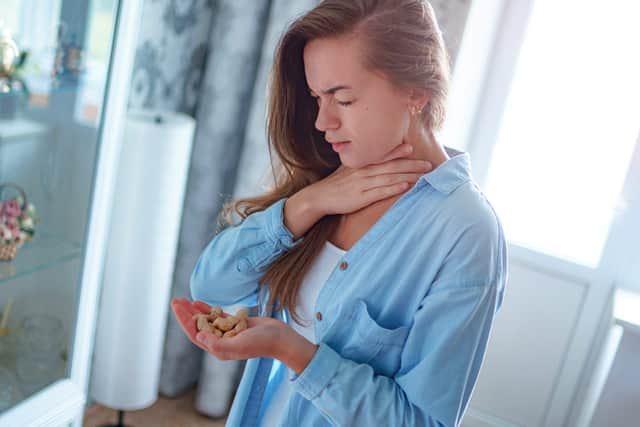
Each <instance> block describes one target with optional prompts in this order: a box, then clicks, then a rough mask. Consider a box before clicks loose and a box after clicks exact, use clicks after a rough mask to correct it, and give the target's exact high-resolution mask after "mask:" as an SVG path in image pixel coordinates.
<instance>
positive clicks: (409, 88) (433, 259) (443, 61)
mask: <svg viewBox="0 0 640 427" xmlns="http://www.w3.org/2000/svg"><path fill="white" fill-rule="evenodd" d="M448 84H449V67H448V57H447V54H446V51H445V48H444V45H443V40H442V35H441V32H440V30H439V28H438V25H437V22H436V20H435V16H434V13H433V10H432V8H431V6H430V5H429V4H428V3H427V2H426V1H422V0H325V1H322V2H321V3H320V4H319V5H318V6H316V7H315V8H314V9H313V10H311V11H309V12H308V13H307V14H305V15H304V16H302V17H300V18H299V19H297V20H296V21H294V22H293V23H292V24H291V25H290V26H289V28H288V29H287V31H286V32H285V34H284V36H283V37H282V39H281V40H280V43H279V45H278V48H277V51H276V55H275V58H274V65H273V69H272V73H271V81H270V92H269V116H268V134H269V144H270V148H272V149H273V151H274V152H275V153H276V154H277V156H276V159H277V161H278V162H277V163H278V165H277V169H276V170H274V177H275V179H274V182H275V186H274V188H272V189H271V190H270V191H269V192H268V193H266V194H264V195H262V196H260V197H255V198H250V199H244V200H239V201H236V202H235V203H230V204H228V205H226V206H225V209H224V216H225V218H226V222H228V223H231V219H230V218H231V213H230V212H231V207H233V209H235V212H237V213H238V214H239V215H240V216H241V218H242V221H241V222H240V223H239V224H235V225H232V226H231V227H228V228H226V229H225V230H223V231H222V232H220V233H218V235H217V236H216V237H215V238H213V240H211V242H210V243H209V244H208V246H207V247H206V248H205V250H204V252H203V253H202V254H201V256H200V258H199V260H198V262H197V265H196V266H195V269H194V271H193V274H192V276H191V294H192V297H193V298H194V300H197V301H195V302H190V301H188V300H186V299H176V300H174V301H172V307H173V309H174V311H175V314H176V316H177V318H178V319H179V321H180V323H181V325H182V327H183V329H184V330H185V332H186V333H187V335H188V336H189V338H190V339H191V340H192V341H193V342H194V343H195V344H196V345H198V346H199V347H201V348H202V349H204V350H206V351H208V352H210V353H212V354H213V355H214V356H216V357H218V358H219V359H222V360H229V359H249V360H248V362H247V364H246V366H245V370H244V373H243V377H242V380H241V383H240V386H239V388H238V390H237V393H236V395H235V398H234V402H233V405H232V408H231V411H230V414H229V417H228V420H227V425H228V426H244V425H258V426H272V425H283V426H294V425H295V426H319V425H337V426H367V427H370V426H457V425H459V423H460V422H461V419H462V416H463V414H464V412H465V410H466V408H467V405H468V402H469V399H470V396H471V393H472V390H473V388H474V385H475V382H476V379H477V376H478V372H479V369H480V366H481V363H482V361H483V358H484V354H485V351H486V346H487V342H488V339H489V336H490V331H491V328H492V324H493V320H494V316H495V314H496V312H497V310H498V309H499V307H500V304H501V302H502V296H503V291H504V286H505V282H506V276H507V271H506V269H507V264H506V256H507V253H506V246H505V240H504V236H503V232H502V227H501V225H500V221H499V219H498V218H497V216H496V214H495V212H494V211H493V209H492V208H491V206H490V204H489V203H488V202H487V200H486V199H485V197H484V195H483V194H482V192H481V191H480V189H479V188H478V186H477V185H476V184H475V183H474V181H473V179H472V177H471V171H470V160H469V155H468V154H467V153H462V152H457V151H455V150H452V149H449V148H445V147H443V145H441V144H440V142H438V141H437V140H436V139H435V137H434V131H436V130H438V129H439V128H440V127H441V125H442V122H443V120H444V116H445V103H446V95H447V89H448ZM342 141H348V142H345V143H341V144H338V143H339V142H342ZM270 151H271V150H270ZM240 205H244V209H243V210H241V209H240V208H239V206H240ZM256 303H257V304H258V306H259V313H258V316H255V317H251V318H250V321H249V327H248V329H246V330H244V331H243V332H241V333H240V334H238V335H237V336H235V337H233V338H218V337H217V336H215V335H213V334H210V333H206V332H200V333H197V331H196V329H195V322H194V320H193V319H192V316H193V314H195V313H199V312H205V313H208V312H209V309H210V306H211V305H231V304H246V305H255V304H256Z"/></svg>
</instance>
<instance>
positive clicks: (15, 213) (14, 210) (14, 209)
mask: <svg viewBox="0 0 640 427" xmlns="http://www.w3.org/2000/svg"><path fill="white" fill-rule="evenodd" d="M2 204H3V207H2V213H3V214H5V215H7V216H10V217H14V218H15V217H19V216H20V215H22V208H20V205H19V204H18V201H17V200H15V199H12V200H7V201H5V202H3V203H2Z"/></svg>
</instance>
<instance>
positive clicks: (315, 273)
mask: <svg viewBox="0 0 640 427" xmlns="http://www.w3.org/2000/svg"><path fill="white" fill-rule="evenodd" d="M345 253H346V251H345V250H343V249H340V248H339V247H337V246H335V245H334V244H332V243H331V242H329V241H327V242H325V245H324V247H323V248H322V251H320V253H319V254H318V256H317V257H316V259H315V260H314V261H313V264H312V266H311V268H310V269H309V272H308V273H307V275H306V276H305V278H304V279H303V281H302V285H301V286H300V290H299V293H298V301H297V305H296V313H297V314H298V317H300V321H301V322H302V323H303V325H299V324H298V323H297V322H296V321H294V320H293V319H288V318H287V319H285V320H286V322H287V323H288V324H289V326H291V327H292V328H293V329H294V330H295V331H296V332H298V333H299V334H300V335H302V336H304V337H305V338H306V339H308V340H309V341H311V342H312V343H314V344H317V341H316V337H315V331H314V323H313V319H315V313H314V311H313V310H314V307H315V304H316V298H317V297H318V294H319V293H320V289H322V287H323V286H324V284H325V282H326V281H327V279H328V278H329V275H330V274H331V272H332V271H333V269H334V268H335V266H336V264H337V263H338V261H340V258H342V256H343V255H344V254H345ZM288 371H289V368H288V367H287V366H286V365H283V364H282V363H280V362H279V361H278V360H274V363H273V367H272V369H271V374H270V375H269V384H268V385H267V390H268V389H269V388H270V387H275V389H274V390H273V393H265V396H267V395H270V396H271V400H270V401H269V402H266V404H267V405H268V406H267V408H266V411H265V414H264V416H263V418H262V422H261V424H260V426H261V427H275V426H277V425H278V424H279V423H280V421H281V419H282V417H283V411H284V409H285V407H286V405H287V401H288V400H289V394H290V393H291V386H290V385H289V380H288V378H287V377H288ZM274 377H276V381H273V380H272V378H274Z"/></svg>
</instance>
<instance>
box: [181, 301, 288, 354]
mask: <svg viewBox="0 0 640 427" xmlns="http://www.w3.org/2000/svg"><path fill="white" fill-rule="evenodd" d="M171 308H172V309H173V312H174V314H175V316H176V319H177V320H178V322H179V323H180V326H181V327H182V330H183V331H184V332H185V334H186V335H187V337H188V338H189V339H190V340H191V342H193V343H194V344H195V345H197V346H198V347H200V348H201V349H203V350H205V351H207V352H209V353H211V354H213V355H214V356H216V357H217V358H218V359H220V360H235V359H250V358H253V357H273V356H274V354H276V352H277V345H278V344H279V343H280V342H282V337H283V335H284V332H286V329H287V328H289V325H287V324H286V323H284V322H282V321H280V320H277V319H273V318H271V317H248V318H247V329H245V330H243V331H241V332H240V333H238V334H237V335H236V336H234V337H224V338H220V337H218V336H216V335H215V334H213V333H211V332H205V331H201V332H198V330H197V329H196V321H195V319H194V318H193V316H194V315H195V314H198V313H204V314H209V313H210V311H211V307H210V306H209V305H208V304H206V303H204V302H202V301H193V302H191V301H189V300H187V299H186V298H176V299H173V300H172V301H171ZM223 316H224V317H227V316H228V314H227V313H224V314H223ZM199 338H202V340H199Z"/></svg>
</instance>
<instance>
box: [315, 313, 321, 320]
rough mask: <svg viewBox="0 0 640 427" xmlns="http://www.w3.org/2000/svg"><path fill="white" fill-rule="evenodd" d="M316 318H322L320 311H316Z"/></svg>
mask: <svg viewBox="0 0 640 427" xmlns="http://www.w3.org/2000/svg"><path fill="white" fill-rule="evenodd" d="M316 319H318V320H322V313H320V312H319V311H318V312H317V313H316Z"/></svg>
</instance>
